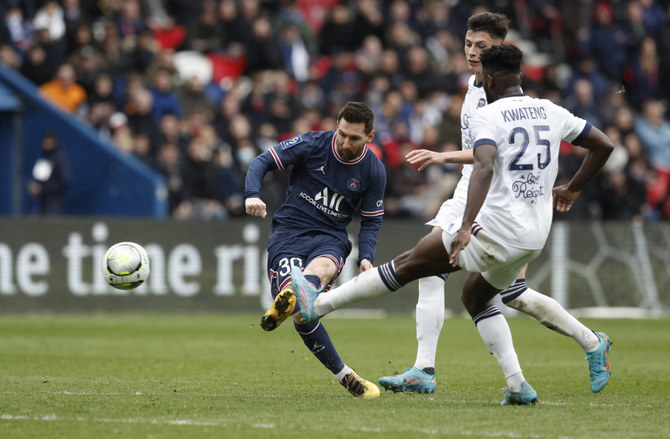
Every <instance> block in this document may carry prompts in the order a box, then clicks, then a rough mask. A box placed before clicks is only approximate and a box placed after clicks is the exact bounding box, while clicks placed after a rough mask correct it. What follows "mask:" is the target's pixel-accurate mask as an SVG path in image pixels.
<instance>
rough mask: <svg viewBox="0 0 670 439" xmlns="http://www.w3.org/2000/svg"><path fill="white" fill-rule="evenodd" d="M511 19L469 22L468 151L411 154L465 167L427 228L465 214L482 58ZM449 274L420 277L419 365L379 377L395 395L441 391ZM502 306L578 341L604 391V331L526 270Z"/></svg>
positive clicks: (464, 122) (596, 385)
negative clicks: (440, 345) (537, 287)
mask: <svg viewBox="0 0 670 439" xmlns="http://www.w3.org/2000/svg"><path fill="white" fill-rule="evenodd" d="M508 22H509V20H508V19H507V17H505V16H504V15H502V14H495V13H491V12H481V13H478V14H475V15H473V16H471V17H470V18H469V19H468V26H467V29H468V30H467V33H466V37H465V45H464V46H465V55H466V58H467V61H468V66H469V68H470V70H471V71H473V72H474V74H473V75H472V76H471V77H470V79H469V81H468V91H467V93H466V95H465V99H464V101H463V107H462V109H461V139H462V142H461V143H462V151H458V152H446V153H439V152H435V151H430V150H425V149H421V150H415V151H412V152H410V153H409V154H408V155H407V159H408V161H409V162H410V163H422V165H421V167H420V168H419V170H423V168H425V167H426V166H427V165H429V164H434V163H436V164H443V163H462V164H464V166H463V171H462V177H461V180H460V181H459V183H458V185H457V187H456V190H455V191H454V195H453V197H452V198H451V199H449V200H447V201H445V202H444V203H443V205H442V207H441V208H440V211H439V212H438V214H437V215H436V217H435V219H433V220H431V221H429V222H428V223H427V224H428V225H432V226H435V227H439V226H440V225H441V224H445V223H450V222H452V221H455V220H456V219H458V218H459V217H460V215H462V213H463V211H464V209H465V204H466V199H467V192H468V183H469V181H470V174H471V173H472V161H473V155H472V142H471V140H470V133H469V130H468V128H469V124H470V120H471V118H472V116H473V114H474V112H475V110H477V109H478V108H481V107H483V106H484V105H486V94H485V92H484V89H483V87H482V76H481V70H482V69H481V64H480V63H479V54H480V53H481V52H482V50H484V49H487V48H489V47H491V46H494V45H499V44H502V43H503V40H504V39H505V36H506V34H507V26H508ZM445 280H446V274H442V275H440V276H430V277H427V278H423V279H419V299H418V302H417V305H416V339H417V345H418V347H417V353H416V360H415V363H414V366H413V367H411V368H407V369H405V370H404V372H403V373H401V374H398V375H395V376H384V377H381V378H379V384H380V385H381V386H382V387H384V388H385V389H386V390H392V391H394V392H418V393H433V392H434V391H435V388H436V380H435V357H436V353H437V342H438V338H439V336H440V332H441V330H442V325H443V322H444V285H445ZM500 298H501V299H502V302H503V303H504V304H505V305H507V306H509V307H511V308H514V309H517V310H519V311H522V312H524V313H526V314H528V315H530V316H532V317H534V318H535V319H537V320H538V321H540V322H541V323H542V324H543V325H545V326H547V327H548V328H550V329H552V330H554V331H556V332H558V333H560V334H563V335H568V336H570V337H572V338H573V339H574V340H575V341H576V342H577V343H578V344H579V345H580V346H581V347H582V349H584V352H585V353H586V355H587V358H588V360H589V371H590V387H591V390H592V391H593V392H600V391H601V390H602V389H603V388H604V387H605V385H606V384H607V382H608V381H609V377H610V371H609V358H608V355H607V354H608V351H609V348H610V345H611V341H610V339H609V337H608V336H607V335H606V334H604V333H596V332H594V331H592V330H590V329H589V328H587V327H586V326H584V325H583V324H582V323H581V322H580V321H579V320H577V319H576V318H574V317H573V316H572V315H571V314H570V313H568V312H567V311H566V310H565V309H564V308H563V307H562V306H561V305H560V304H559V303H558V302H556V300H554V299H552V298H551V297H548V296H545V295H544V294H541V293H539V292H537V291H534V290H533V289H531V288H528V286H527V285H526V268H525V267H524V269H523V270H522V272H521V274H520V275H519V277H518V278H517V279H516V280H515V282H514V283H513V284H511V285H509V286H508V287H507V288H506V289H504V290H503V291H501V292H500Z"/></svg>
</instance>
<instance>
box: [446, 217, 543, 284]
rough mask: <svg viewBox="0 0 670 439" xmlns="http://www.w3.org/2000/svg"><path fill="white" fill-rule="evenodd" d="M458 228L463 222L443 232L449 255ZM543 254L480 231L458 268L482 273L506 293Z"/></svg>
mask: <svg viewBox="0 0 670 439" xmlns="http://www.w3.org/2000/svg"><path fill="white" fill-rule="evenodd" d="M459 228H460V222H459V224H458V227H452V228H450V229H446V230H445V229H443V231H442V242H443V243H444V248H446V249H447V252H449V248H450V247H451V241H452V240H453V239H454V236H455V234H456V231H458V229H459ZM541 251H542V249H536V250H528V249H520V248H516V247H513V246H510V245H508V244H503V243H501V242H498V241H496V240H495V239H492V237H491V236H490V235H488V234H487V233H486V230H484V229H480V230H479V231H478V232H477V235H476V236H475V235H474V234H473V235H471V236H470V242H469V243H468V245H467V246H465V248H464V249H463V250H461V252H460V253H459V255H458V266H459V267H461V268H462V269H464V270H466V271H469V272H473V273H481V274H482V276H483V277H484V279H486V281H487V282H488V283H490V284H491V285H493V286H494V287H495V288H497V289H499V290H504V289H505V288H507V287H509V286H510V285H512V284H513V283H514V281H515V280H516V278H517V277H518V276H519V273H521V270H523V267H525V266H526V264H528V263H529V262H530V261H532V260H533V259H535V258H536V257H538V255H539V254H540V252H541Z"/></svg>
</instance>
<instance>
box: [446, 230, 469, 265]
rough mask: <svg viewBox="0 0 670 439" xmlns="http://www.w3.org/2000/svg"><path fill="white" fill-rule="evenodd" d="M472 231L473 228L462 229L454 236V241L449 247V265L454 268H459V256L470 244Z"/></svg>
mask: <svg viewBox="0 0 670 439" xmlns="http://www.w3.org/2000/svg"><path fill="white" fill-rule="evenodd" d="M471 230H472V228H471V227H468V228H463V227H461V228H460V229H458V232H456V235H454V239H453V240H452V241H451V246H450V247H449V264H451V266H452V267H457V266H458V255H459V254H460V252H461V250H463V249H464V248H465V246H466V245H468V244H469V243H470V233H471Z"/></svg>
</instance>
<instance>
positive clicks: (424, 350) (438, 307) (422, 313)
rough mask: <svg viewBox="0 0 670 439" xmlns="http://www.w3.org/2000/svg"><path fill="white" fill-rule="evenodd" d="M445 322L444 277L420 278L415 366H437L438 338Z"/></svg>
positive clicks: (420, 367)
mask: <svg viewBox="0 0 670 439" xmlns="http://www.w3.org/2000/svg"><path fill="white" fill-rule="evenodd" d="M443 324H444V279H442V278H441V277H439V276H430V277H426V278H422V279H419V300H418V302H417V304H416V341H417V350H416V362H415V363H414V367H416V368H417V369H424V368H426V367H432V368H434V367H435V355H436V352H437V340H438V338H439V337H440V331H441V330H442V325H443Z"/></svg>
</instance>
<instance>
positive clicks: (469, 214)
mask: <svg viewBox="0 0 670 439" xmlns="http://www.w3.org/2000/svg"><path fill="white" fill-rule="evenodd" d="M496 151H497V148H496V147H495V146H494V145H492V144H487V143H482V144H481V145H479V146H477V148H475V150H474V157H475V159H476V160H475V166H474V168H473V169H472V175H471V176H470V184H469V186H468V201H467V203H466V205H465V212H464V213H463V223H462V224H461V228H460V229H459V230H458V231H457V232H456V236H454V239H453V240H452V241H451V247H450V249H449V263H450V264H451V265H452V266H454V267H455V266H456V265H457V263H458V254H459V253H460V251H461V250H463V249H464V248H465V246H466V245H468V243H469V242H470V233H471V231H472V224H473V223H474V222H475V218H477V215H478V214H479V211H480V209H481V208H482V206H483V205H484V200H486V195H487V194H488V192H489V188H490V187H491V180H492V179H493V168H494V165H495V160H496Z"/></svg>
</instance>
